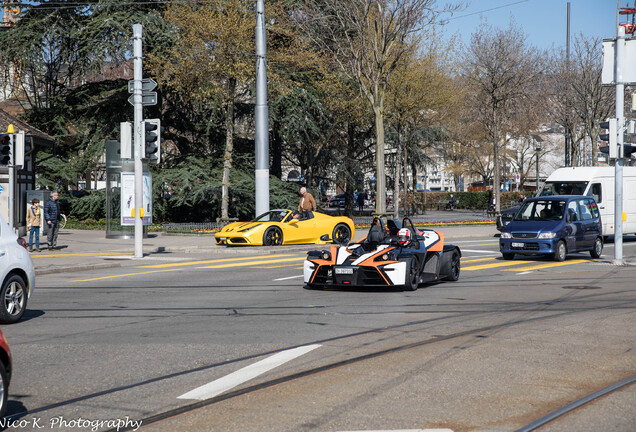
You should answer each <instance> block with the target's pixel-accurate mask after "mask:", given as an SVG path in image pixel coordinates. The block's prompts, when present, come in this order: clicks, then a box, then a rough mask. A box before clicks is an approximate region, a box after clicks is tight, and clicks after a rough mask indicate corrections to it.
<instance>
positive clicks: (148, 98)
mask: <svg viewBox="0 0 636 432" xmlns="http://www.w3.org/2000/svg"><path fill="white" fill-rule="evenodd" d="M128 103H129V104H131V105H134V104H135V95H130V97H129V98H128ZM141 104H142V105H157V92H148V93H142V94H141Z"/></svg>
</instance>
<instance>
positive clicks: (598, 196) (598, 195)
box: [590, 183, 603, 203]
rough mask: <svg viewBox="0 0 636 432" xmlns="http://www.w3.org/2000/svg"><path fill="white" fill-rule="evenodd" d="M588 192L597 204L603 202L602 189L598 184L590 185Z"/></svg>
mask: <svg viewBox="0 0 636 432" xmlns="http://www.w3.org/2000/svg"><path fill="white" fill-rule="evenodd" d="M590 192H591V194H590V195H592V196H593V197H594V199H595V200H596V202H597V203H601V202H603V188H602V187H601V184H600V183H592V188H591V189H590Z"/></svg>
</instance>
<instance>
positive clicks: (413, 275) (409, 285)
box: [399, 257, 418, 291]
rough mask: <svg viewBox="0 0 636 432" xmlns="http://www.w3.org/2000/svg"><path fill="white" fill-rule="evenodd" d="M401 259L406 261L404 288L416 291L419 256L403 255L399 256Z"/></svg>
mask: <svg viewBox="0 0 636 432" xmlns="http://www.w3.org/2000/svg"><path fill="white" fill-rule="evenodd" d="M399 260H400V261H402V262H404V263H406V274H405V275H404V276H405V280H404V289H406V290H407V291H415V290H416V289H417V286H418V275H417V258H415V257H403V258H399Z"/></svg>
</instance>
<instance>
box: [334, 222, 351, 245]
mask: <svg viewBox="0 0 636 432" xmlns="http://www.w3.org/2000/svg"><path fill="white" fill-rule="evenodd" d="M331 238H332V239H333V242H334V243H339V244H345V245H346V244H347V243H349V241H351V229H350V228H349V227H348V226H347V225H346V224H343V223H341V224H338V225H336V227H335V228H334V229H333V235H332V236H331Z"/></svg>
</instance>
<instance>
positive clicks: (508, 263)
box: [462, 260, 536, 271]
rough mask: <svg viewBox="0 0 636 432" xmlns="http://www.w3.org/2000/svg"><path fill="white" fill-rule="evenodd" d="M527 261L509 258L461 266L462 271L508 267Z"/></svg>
mask: <svg viewBox="0 0 636 432" xmlns="http://www.w3.org/2000/svg"><path fill="white" fill-rule="evenodd" d="M530 262H536V261H530ZM527 263H528V261H512V260H511V261H503V262H496V263H492V264H483V265H475V266H470V267H464V266H462V271H464V270H468V271H471V270H483V269H489V268H495V267H510V266H517V265H521V264H527Z"/></svg>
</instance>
